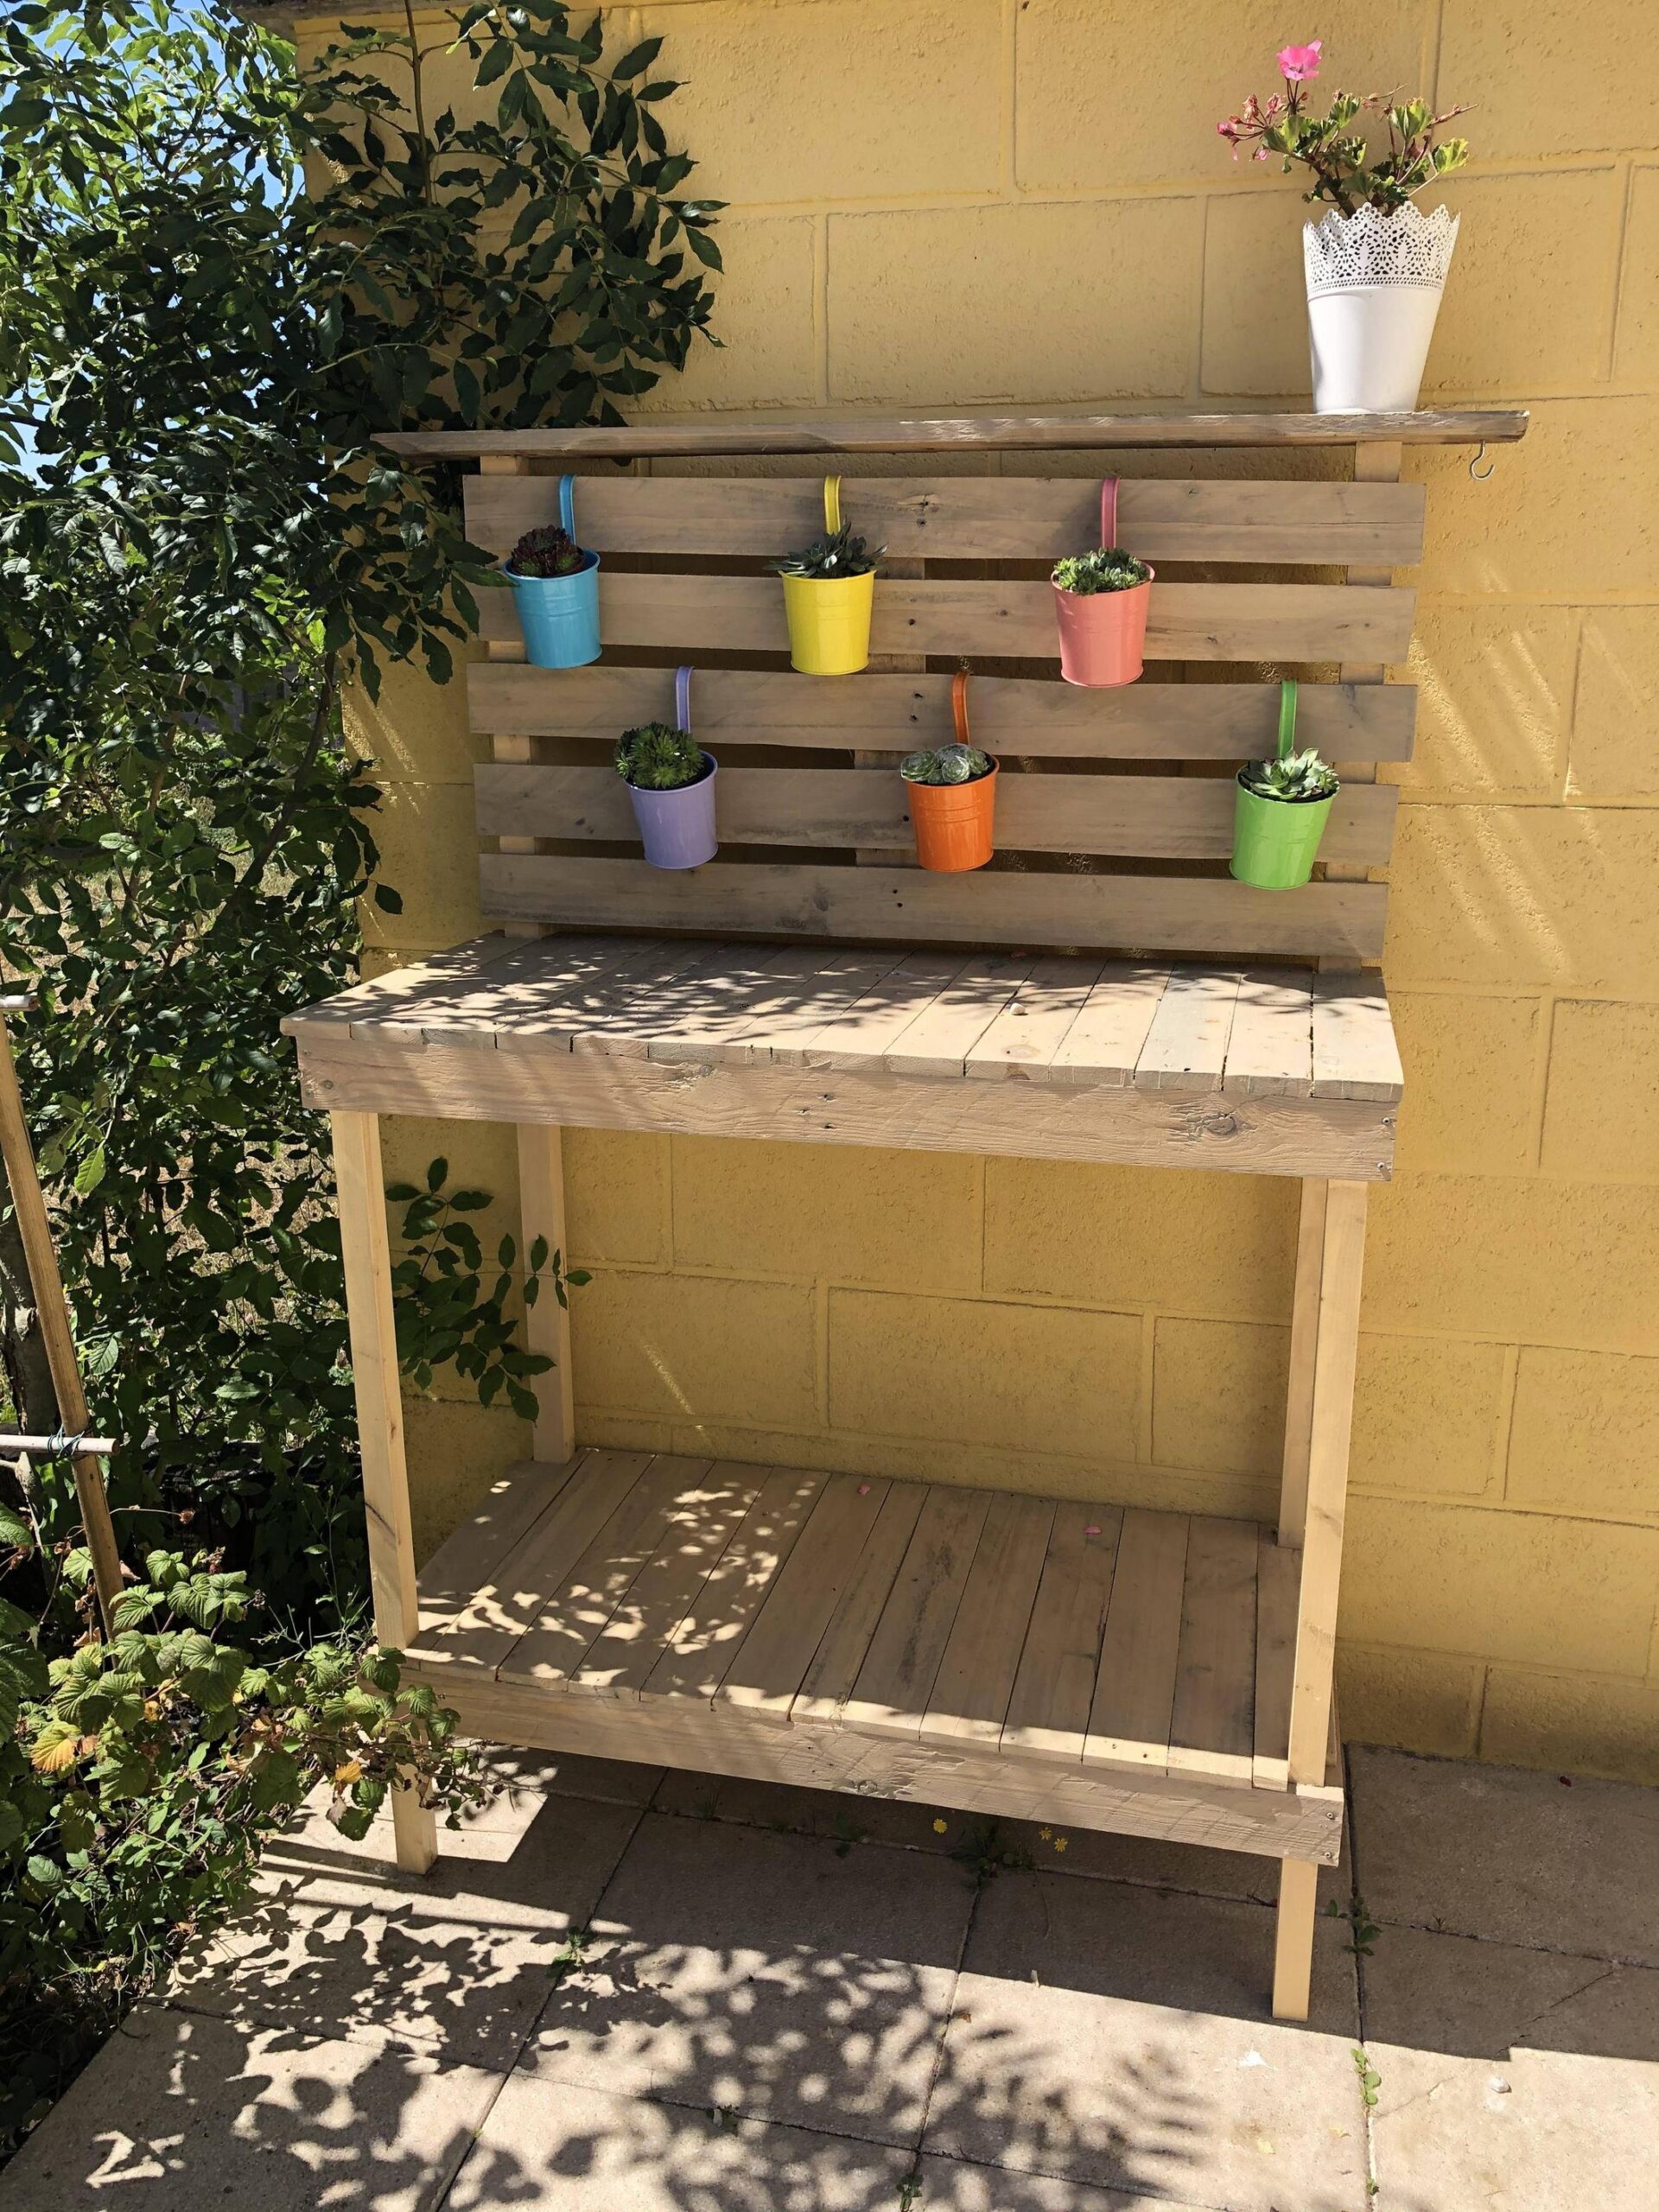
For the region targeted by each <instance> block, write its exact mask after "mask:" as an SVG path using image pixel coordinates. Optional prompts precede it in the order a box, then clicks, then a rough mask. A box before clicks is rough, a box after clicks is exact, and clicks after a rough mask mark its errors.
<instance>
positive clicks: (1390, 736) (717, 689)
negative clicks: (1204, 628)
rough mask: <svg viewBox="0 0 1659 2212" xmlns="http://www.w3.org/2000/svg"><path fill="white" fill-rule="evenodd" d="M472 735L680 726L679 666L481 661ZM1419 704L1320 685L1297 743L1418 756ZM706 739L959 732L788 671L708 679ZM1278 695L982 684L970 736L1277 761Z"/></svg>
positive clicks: (1002, 742) (1398, 686) (1054, 754)
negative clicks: (557, 666) (675, 718)
mask: <svg viewBox="0 0 1659 2212" xmlns="http://www.w3.org/2000/svg"><path fill="white" fill-rule="evenodd" d="M1416 705H1417V695H1416V692H1415V690H1414V688H1413V687H1412V686H1411V685H1409V684H1405V683H1391V684H1388V685H1378V684H1361V683H1307V684H1304V685H1303V686H1302V690H1301V696H1300V701H1299V702H1298V706H1297V719H1296V727H1297V733H1298V735H1299V736H1300V738H1301V739H1302V740H1303V741H1305V742H1306V743H1307V744H1309V745H1313V746H1317V747H1318V748H1319V751H1320V752H1321V753H1324V754H1325V757H1326V759H1327V760H1409V758H1410V757H1411V746H1412V731H1413V726H1414V720H1415V715H1416ZM673 711H674V673H673V671H672V670H671V669H667V668H624V667H619V666H604V665H596V666H594V667H592V668H573V669H564V670H551V669H543V668H530V667H527V666H525V665H524V663H522V662H512V661H475V662H473V663H471V664H469V665H468V667H467V713H468V715H469V717H470V719H471V723H472V727H473V728H474V730H477V731H480V732H482V733H484V734H493V733H499V732H503V731H511V732H514V733H516V734H519V735H521V736H524V737H526V738H536V737H561V738H563V737H585V738H592V739H594V740H596V741H601V742H604V743H611V742H613V741H614V740H615V738H616V735H617V733H618V732H619V731H620V730H623V729H626V728H630V727H631V726H632V724H634V723H636V722H645V721H664V720H668V719H671V717H672V715H673ZM696 722H697V734H698V736H699V737H700V738H701V739H702V742H703V743H704V744H705V745H706V746H708V747H709V750H710V751H711V752H713V753H717V754H719V755H720V756H721V761H722V772H724V768H723V764H724V761H725V759H726V756H727V753H728V751H729V749H730V748H731V747H738V746H752V745H765V746H772V747H777V746H788V747H809V748H815V749H818V750H822V749H823V747H825V746H826V745H832V746H848V747H853V748H855V749H872V750H874V751H877V752H896V753H906V752H909V751H911V750H912V748H913V747H917V746H924V745H942V744H945V743H947V742H949V741H950V738H951V736H952V735H953V734H954V733H953V727H952V723H951V719H950V677H948V676H938V675H889V674H883V673H881V672H880V671H874V670H872V671H868V672H867V673H866V674H864V675H862V676H860V677H855V678H854V677H845V678H841V677H811V676H797V675H794V674H792V673H791V672H789V671H783V670H762V669H744V668H699V669H698V671H697V677H696ZM1278 725H1279V687H1278V685H1277V684H1276V683H1192V684H1188V683H1130V684H1125V685H1123V686H1122V688H1121V689H1118V690H1101V691H1090V690H1083V689H1081V688H1080V687H1079V686H1077V685H1076V684H1071V683H1061V682H1059V681H1058V677H1055V678H1052V679H1046V678H1038V677H1006V676H976V677H975V678H974V683H973V726H974V735H975V739H976V742H978V743H979V744H981V745H982V746H983V747H985V748H986V750H987V751H988V752H990V753H1019V754H1021V755H1025V756H1028V757H1030V758H1033V759H1039V760H1224V761H1239V760H1245V759H1247V758H1250V757H1255V756H1260V755H1262V754H1266V753H1271V752H1272V750H1273V747H1274V740H1275V736H1276V734H1277V731H1278Z"/></svg>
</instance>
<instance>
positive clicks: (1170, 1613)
mask: <svg viewBox="0 0 1659 2212" xmlns="http://www.w3.org/2000/svg"><path fill="white" fill-rule="evenodd" d="M1186 1536H1187V1523H1186V1519H1185V1515H1182V1514H1178V1513H1147V1512H1143V1511H1142V1510H1140V1509H1139V1508H1131V1509H1130V1510H1128V1512H1126V1513H1125V1514H1124V1516H1123V1529H1122V1535H1120V1536H1119V1538H1118V1544H1117V1568H1116V1573H1115V1574H1114V1575H1113V1577H1112V1596H1111V1603H1110V1605H1109V1607H1108V1609H1107V1613H1106V1629H1105V1633H1104V1635H1103V1637H1102V1639H1101V1648H1100V1674H1099V1677H1098V1680H1097V1681H1096V1685H1095V1701H1094V1705H1093V1707H1091V1709H1090V1715H1089V1733H1088V1736H1087V1738H1085V1740H1084V1749H1083V1756H1084V1763H1085V1764H1088V1765H1100V1766H1119V1767H1132V1768H1135V1769H1138V1770H1143V1771H1148V1772H1153V1773H1159V1774H1161V1773H1163V1772H1164V1771H1165V1770H1166V1768H1167V1766H1168V1764H1169V1724H1170V1716H1171V1713H1173V1710H1174V1706H1175V1669H1176V1662H1177V1660H1178V1659H1179V1654H1180V1643H1181V1590H1182V1584H1183V1581H1184V1579H1185V1566H1186Z"/></svg>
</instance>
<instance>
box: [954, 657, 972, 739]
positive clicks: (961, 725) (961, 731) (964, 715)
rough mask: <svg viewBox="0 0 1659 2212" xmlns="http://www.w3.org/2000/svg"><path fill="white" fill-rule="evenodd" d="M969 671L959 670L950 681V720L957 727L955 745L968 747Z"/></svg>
mask: <svg viewBox="0 0 1659 2212" xmlns="http://www.w3.org/2000/svg"><path fill="white" fill-rule="evenodd" d="M968 677H969V671H968V670H967V669H965V668H959V669H958V670H957V672H956V674H955V675H954V676H953V677H951V679H950V719H951V721H953V722H955V724H956V726H957V744H958V745H969V744H971V743H972V740H971V739H970V738H969V734H968Z"/></svg>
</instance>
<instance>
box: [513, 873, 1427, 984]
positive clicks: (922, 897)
mask: <svg viewBox="0 0 1659 2212" xmlns="http://www.w3.org/2000/svg"><path fill="white" fill-rule="evenodd" d="M479 887H480V900H481V902H482V905H483V907H484V911H485V912H486V914H487V915H489V916H491V917H492V918H511V919H517V920H524V921H540V922H553V923H557V924H559V925H561V926H563V927H571V928H593V927H594V926H595V925H598V926H602V927H611V928H616V929H647V930H657V929H666V930H701V931H705V932H710V931H713V932H725V933H732V934H748V933H751V932H760V933H762V934H769V935H778V936H797V937H799V936H810V937H815V938H843V939H844V938H867V939H874V940H880V939H884V938H885V939H888V940H891V939H893V938H898V939H899V940H905V939H908V940H909V941H910V942H911V943H912V944H965V945H975V944H995V945H1001V946H1003V947H1012V946H1014V945H1027V944H1029V945H1046V946H1052V947H1054V948H1056V949H1057V950H1059V949H1064V948H1065V947H1068V946H1084V945H1086V946H1090V947H1096V946H1097V947H1099V948H1101V949H1102V950H1109V949H1111V948H1113V947H1115V946H1116V947H1124V946H1133V947H1135V948H1141V949H1144V950H1148V951H1153V950H1156V951H1179V952H1192V953H1229V954H1235V955H1239V956H1245V957H1248V956H1249V955H1253V954H1254V955H1268V956H1273V955H1307V954H1313V953H1319V952H1324V951H1336V950H1340V951H1343V952H1345V953H1349V954H1351V955H1352V956H1353V957H1355V958H1356V959H1370V960H1374V959H1376V957H1378V956H1379V955H1380V954H1381V952H1382V950H1383V925H1384V921H1385V918H1386V913H1387V907H1388V893H1387V891H1386V890H1385V888H1384V887H1383V885H1382V884H1380V883H1310V884H1308V885H1307V886H1306V887H1305V888H1304V889H1302V890H1300V891H1296V892H1282V891H1256V890H1253V889H1252V888H1251V887H1249V885H1247V884H1243V883H1235V882H1233V881H1232V880H1231V879H1230V878H1225V879H1224V878H1214V879H1211V878H1198V877H1188V876H1175V875H1160V876H1154V875H1093V876H1078V875H1072V874H1063V873H1059V872H1052V873H1044V874H1036V873H1033V874H1026V873H1023V872H1020V871H1016V870H1014V869H994V870H992V871H991V872H989V873H988V874H986V873H981V874H972V875H933V874H926V873H925V872H924V871H922V870H920V869H916V868H909V869H906V868H836V867H834V866H831V865H829V864H825V863H815V862H809V861H801V862H798V863H795V864H789V863H784V862H775V861H756V862H753V863H748V862H744V861H719V860H716V861H709V863H708V865H707V866H706V867H704V868H686V869H682V870H670V869H666V868H650V867H647V865H646V864H645V861H643V860H639V859H627V860H612V859H608V858H607V859H600V858H598V857H594V858H591V859H590V858H588V856H586V855H582V856H581V857H574V856H566V855H559V856H554V855H543V854H518V853H486V854H484V855H482V856H481V857H480V861H479Z"/></svg>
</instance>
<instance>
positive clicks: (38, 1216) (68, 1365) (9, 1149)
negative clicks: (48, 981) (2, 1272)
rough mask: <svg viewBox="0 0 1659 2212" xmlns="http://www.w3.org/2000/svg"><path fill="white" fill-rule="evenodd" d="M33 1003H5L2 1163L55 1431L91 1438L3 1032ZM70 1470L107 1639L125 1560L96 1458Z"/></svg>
mask: <svg viewBox="0 0 1659 2212" xmlns="http://www.w3.org/2000/svg"><path fill="white" fill-rule="evenodd" d="M30 1003H31V1001H29V999H26V998H10V999H4V1000H0V1155H3V1157H4V1160H5V1168H6V1181H7V1183H8V1184H9V1185H10V1189H11V1203H12V1206H13V1208H14V1210H15V1211H16V1216H17V1229H18V1233H19V1235H20V1236H22V1242H23V1255H24V1257H25V1259H26V1260H27V1261H28V1262H29V1287H30V1290H31V1291H32V1293H33V1294H34V1299H35V1314H36V1316H37V1318H38V1319H39V1322H40V1327H41V1338H42V1339H43V1340H44V1343H45V1345H46V1360H47V1365H48V1368H49V1370H51V1375H52V1388H53V1389H54V1391H55V1392H56V1394H57V1400H58V1427H59V1428H60V1430H61V1431H63V1433H65V1434H66V1435H67V1436H70V1437H79V1436H82V1435H84V1434H85V1433H86V1429H87V1427H88V1426H89V1423H90V1416H89V1415H88V1414H87V1411H86V1392H85V1391H84V1390H83V1389H82V1388H81V1382H80V1363H79V1360H77V1358H76V1357H75V1342H74V1338H73V1336H72V1335H71V1334H70V1330H69V1307H68V1304H67V1300H65V1298H64V1294H63V1277H62V1276H61V1275H60V1274H59V1272H58V1255H57V1254H56V1252H55V1251H54V1249H53V1245H52V1229H51V1224H50V1223H49V1222H48V1219H47V1212H46V1199H45V1198H44V1196H43V1195H42V1192H41V1179H40V1177H39V1175H38V1174H37V1173H36V1172H35V1148H34V1147H33V1146H32V1145H31V1144H30V1143H29V1125H28V1123H27V1122H25V1121H24V1119H23V1101H22V1092H21V1091H20V1090H18V1088H17V1064H16V1061H15V1060H14V1059H13V1058H12V1056H11V1039H10V1036H9V1034H8V1033H7V1030H6V1015H7V1014H9V1013H11V1014H17V1013H21V1012H22V1011H23V1010H24V1009H25V1008H26V1007H28V1006H29V1004H30ZM100 1441H101V1440H100ZM73 1467H74V1471H75V1497H76V1500H77V1502H78V1503H79V1507H80V1524H81V1527H82V1528H83V1529H85V1531H86V1548H87V1550H88V1551H89V1552H90V1553H91V1554H92V1580H93V1583H94V1585H95V1586H96V1588H97V1591H98V1608H99V1612H100V1614H101V1615H102V1616H103V1620H104V1630H105V1635H108V1634H110V1633H111V1627H112V1616H113V1612H114V1607H115V1601H116V1599H118V1597H119V1596H120V1595H121V1559H120V1554H119V1553H118V1551H117V1550H116V1547H115V1524H114V1522H112V1521H111V1518H110V1501H109V1498H108V1496H107V1495H106V1493H105V1488H104V1471H103V1468H102V1467H101V1466H100V1465H99V1459H98V1455H97V1453H95V1452H76V1453H75V1454H74V1456H73Z"/></svg>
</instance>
